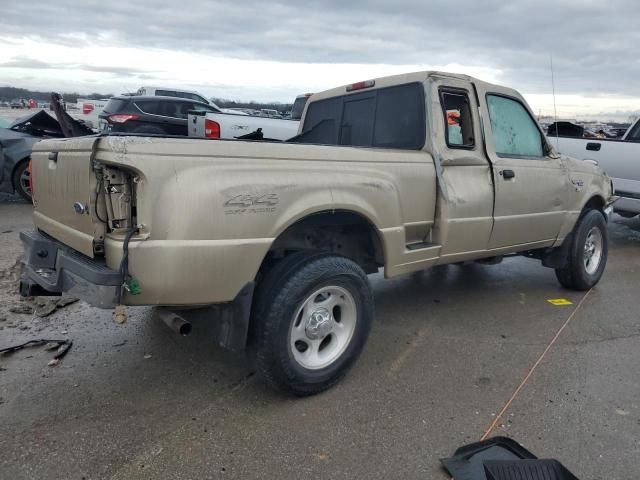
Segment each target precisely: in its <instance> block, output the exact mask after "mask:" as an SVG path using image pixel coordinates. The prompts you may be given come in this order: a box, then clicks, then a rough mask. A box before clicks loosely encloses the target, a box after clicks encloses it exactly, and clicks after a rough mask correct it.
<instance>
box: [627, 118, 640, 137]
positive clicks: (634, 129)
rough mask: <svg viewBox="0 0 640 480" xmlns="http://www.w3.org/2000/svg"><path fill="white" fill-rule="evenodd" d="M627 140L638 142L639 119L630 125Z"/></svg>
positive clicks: (639, 131) (639, 135)
mask: <svg viewBox="0 0 640 480" xmlns="http://www.w3.org/2000/svg"><path fill="white" fill-rule="evenodd" d="M627 140H628V141H629V142H640V120H638V121H637V122H636V124H635V125H634V126H633V127H631V131H630V132H629V135H627Z"/></svg>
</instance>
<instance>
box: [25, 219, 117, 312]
mask: <svg viewBox="0 0 640 480" xmlns="http://www.w3.org/2000/svg"><path fill="white" fill-rule="evenodd" d="M20 239H21V240H22V243H23V245H24V260H23V263H24V268H23V273H22V278H21V280H20V294H21V295H22V296H33V295H39V296H45V295H62V293H67V294H69V295H73V296H75V297H78V298H80V299H82V300H84V301H86V302H87V303H89V304H90V305H93V306H95V307H99V308H113V307H114V306H115V305H116V303H117V299H118V293H119V290H120V287H121V286H122V282H123V280H122V276H121V275H120V273H119V272H117V271H115V270H112V269H110V268H109V267H107V266H106V265H105V264H104V262H103V261H100V260H96V259H92V258H89V257H86V256H84V255H82V254H80V253H78V252H76V251H74V250H72V249H70V248H69V247H66V246H64V245H63V244H61V243H60V242H57V241H56V240H54V239H53V238H51V237H49V236H47V235H45V234H43V233H41V232H38V231H30V232H22V233H20Z"/></svg>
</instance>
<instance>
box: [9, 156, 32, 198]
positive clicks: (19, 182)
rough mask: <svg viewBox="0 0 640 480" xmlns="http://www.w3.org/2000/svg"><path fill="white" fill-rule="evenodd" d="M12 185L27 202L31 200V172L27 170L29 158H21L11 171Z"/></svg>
mask: <svg viewBox="0 0 640 480" xmlns="http://www.w3.org/2000/svg"><path fill="white" fill-rule="evenodd" d="M13 187H14V188H15V191H16V193H18V194H19V195H20V196H21V197H22V198H24V199H25V200H27V201H28V202H29V203H31V202H32V201H33V199H32V197H31V172H29V160H23V161H22V162H20V163H19V164H18V166H17V167H16V168H15V170H14V171H13Z"/></svg>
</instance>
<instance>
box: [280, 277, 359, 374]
mask: <svg viewBox="0 0 640 480" xmlns="http://www.w3.org/2000/svg"><path fill="white" fill-rule="evenodd" d="M357 320H358V315H357V307H356V302H355V300H354V298H353V296H352V295H351V293H349V291H348V290H346V289H345V288H342V287H338V286H326V287H322V288H320V289H318V290H316V291H315V292H313V293H312V294H311V295H309V296H308V297H307V299H306V300H305V301H304V302H302V304H301V305H300V307H298V309H297V310H296V313H295V315H294V316H293V319H292V321H291V327H290V329H289V349H290V351H291V354H292V355H293V358H294V360H295V361H296V362H297V363H298V364H299V365H300V366H302V367H304V368H307V369H310V370H318V369H320V368H324V367H327V366H329V365H331V364H332V363H333V362H335V361H336V360H337V359H338V358H339V357H340V356H341V355H342V354H343V353H344V351H345V350H346V349H347V347H348V346H349V343H350V342H351V338H352V337H353V333H354V332H355V328H356V322H357Z"/></svg>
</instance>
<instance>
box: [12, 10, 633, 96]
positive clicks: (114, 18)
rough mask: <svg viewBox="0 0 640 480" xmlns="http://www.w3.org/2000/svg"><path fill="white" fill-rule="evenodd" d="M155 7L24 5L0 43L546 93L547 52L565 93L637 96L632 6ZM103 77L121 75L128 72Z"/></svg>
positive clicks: (127, 69) (117, 70) (109, 70)
mask: <svg viewBox="0 0 640 480" xmlns="http://www.w3.org/2000/svg"><path fill="white" fill-rule="evenodd" d="M34 3H38V5H35V4H34ZM159 3H160V2H155V1H151V0H139V1H137V2H126V3H125V2H112V3H104V2H90V1H87V0H60V1H58V2H21V3H19V4H15V5H12V8H10V9H6V10H5V11H4V12H3V16H2V18H0V31H1V32H3V33H2V34H1V35H0V36H3V37H16V36H21V37H22V36H39V37H40V38H41V39H42V41H45V42H55V43H62V44H65V45H72V46H73V45H79V44H86V43H95V44H105V43H108V44H111V45H120V46H129V47H156V48H167V49H172V50H180V51H192V52H198V53H205V54H211V55H216V56H228V57H235V58H245V59H262V60H280V61H288V62H300V63H307V62H321V63H324V62H330V63H390V64H437V65H443V64H448V63H456V64H462V65H474V66H484V67H491V68H496V69H500V70H501V71H502V72H503V78H502V81H503V82H504V83H507V84H509V85H512V86H515V87H517V88H519V89H521V90H526V91H527V92H530V93H548V92H549V91H550V73H549V55H550V54H553V59H554V67H555V74H556V84H557V87H558V91H560V92H562V93H588V94H604V93H612V94H620V95H629V96H640V82H638V77H639V75H640V62H638V60H637V58H636V56H635V50H636V47H637V45H639V44H640V28H638V19H639V18H640V2H637V1H636V0H611V1H609V2H601V1H599V0H598V1H593V0H565V1H564V2H551V1H548V0H539V1H535V0H531V1H530V0H520V1H512V2H505V1H504V0H487V1H483V2H478V1H474V0H457V1H454V2H451V1H445V0H433V1H430V2H425V1H424V0H397V1H394V2H391V1H389V0H387V1H382V0H366V1H365V0H353V1H350V2H345V1H338V0H325V1H308V2H297V1H293V0H281V1H278V2H274V3H269V2H258V1H255V0H245V1H244V2H242V3H240V2H225V1H208V2H196V1H194V0H183V1H181V2H179V3H176V2H166V3H165V4H164V5H159ZM34 11H37V12H38V14H37V15H34V13H33V12H34ZM70 34H73V35H70ZM78 34H80V35H78ZM14 61H18V62H20V61H25V60H20V59H17V60H14ZM5 66H8V65H7V64H5ZM33 68H46V67H43V66H37V65H33ZM91 70H93V71H100V70H97V68H96V67H91ZM104 71H105V72H107V73H113V74H127V75H129V74H132V73H134V72H135V68H132V67H131V66H117V67H108V68H106V69H105V70H104ZM145 73H149V72H145Z"/></svg>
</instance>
